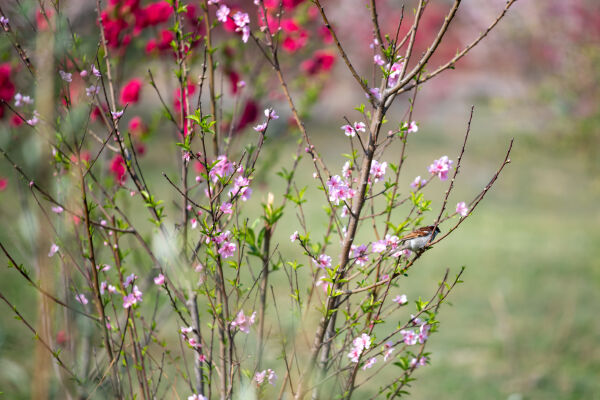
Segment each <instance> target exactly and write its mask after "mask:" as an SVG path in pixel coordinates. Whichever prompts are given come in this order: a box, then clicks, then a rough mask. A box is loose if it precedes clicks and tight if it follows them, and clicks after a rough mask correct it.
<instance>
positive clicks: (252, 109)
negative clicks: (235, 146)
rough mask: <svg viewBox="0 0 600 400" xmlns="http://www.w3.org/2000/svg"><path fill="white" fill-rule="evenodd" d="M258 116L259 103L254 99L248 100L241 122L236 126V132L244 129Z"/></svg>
mask: <svg viewBox="0 0 600 400" xmlns="http://www.w3.org/2000/svg"><path fill="white" fill-rule="evenodd" d="M257 117H258V105H257V104H256V103H255V102H254V101H253V100H248V102H247V103H246V105H245V106H244V111H242V116H241V117H240V122H239V123H238V125H237V127H236V128H235V132H239V131H241V130H242V129H244V128H245V127H246V126H248V125H250V124H252V123H253V122H254V121H256V118H257Z"/></svg>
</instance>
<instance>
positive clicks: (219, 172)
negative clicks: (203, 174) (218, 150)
mask: <svg viewBox="0 0 600 400" xmlns="http://www.w3.org/2000/svg"><path fill="white" fill-rule="evenodd" d="M217 160H218V161H217V163H216V164H215V165H214V166H213V167H212V168H211V169H210V172H209V173H208V176H209V177H210V178H211V179H212V181H213V182H217V181H218V180H219V178H226V177H227V176H229V175H231V174H232V173H233V171H234V170H235V168H234V165H233V163H231V162H229V160H228V159H227V157H226V156H219V157H217Z"/></svg>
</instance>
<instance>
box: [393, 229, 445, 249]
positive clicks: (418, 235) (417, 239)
mask: <svg viewBox="0 0 600 400" xmlns="http://www.w3.org/2000/svg"><path fill="white" fill-rule="evenodd" d="M433 227H434V225H429V226H424V227H421V228H418V229H415V230H414V231H412V232H411V233H409V234H408V235H406V236H404V237H403V238H402V239H400V243H401V244H402V249H403V250H404V249H409V250H412V251H421V250H423V248H424V247H425V245H426V244H427V243H429V242H430V241H433V239H435V236H436V235H437V234H438V233H440V228H438V227H437V226H436V227H435V231H434V230H433ZM430 239H431V240H430Z"/></svg>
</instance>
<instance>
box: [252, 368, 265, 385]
mask: <svg viewBox="0 0 600 400" xmlns="http://www.w3.org/2000/svg"><path fill="white" fill-rule="evenodd" d="M266 376H267V371H266V370H264V371H261V372H257V373H256V374H254V381H255V382H256V384H257V385H262V383H263V382H264V380H265V378H266Z"/></svg>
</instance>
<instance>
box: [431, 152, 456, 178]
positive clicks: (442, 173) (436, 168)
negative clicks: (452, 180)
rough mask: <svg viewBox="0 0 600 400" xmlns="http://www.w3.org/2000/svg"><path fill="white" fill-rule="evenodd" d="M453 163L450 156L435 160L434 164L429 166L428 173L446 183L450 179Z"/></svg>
mask: <svg viewBox="0 0 600 400" xmlns="http://www.w3.org/2000/svg"><path fill="white" fill-rule="evenodd" d="M453 163H454V162H453V161H452V160H450V159H448V156H443V157H441V158H440V159H438V160H434V161H433V164H431V165H430V166H429V169H428V171H429V173H430V174H432V175H437V176H438V178H440V180H441V181H445V180H446V179H448V172H449V171H450V167H452V164H453Z"/></svg>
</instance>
